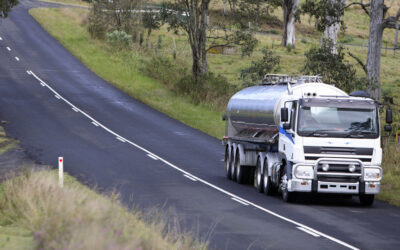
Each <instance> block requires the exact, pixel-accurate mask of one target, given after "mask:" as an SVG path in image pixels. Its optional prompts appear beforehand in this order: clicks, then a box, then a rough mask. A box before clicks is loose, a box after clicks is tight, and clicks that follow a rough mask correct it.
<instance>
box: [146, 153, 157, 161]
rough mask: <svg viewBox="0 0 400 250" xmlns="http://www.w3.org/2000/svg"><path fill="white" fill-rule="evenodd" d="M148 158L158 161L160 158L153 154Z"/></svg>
mask: <svg viewBox="0 0 400 250" xmlns="http://www.w3.org/2000/svg"><path fill="white" fill-rule="evenodd" d="M147 156H148V157H150V158H151V159H153V160H158V158H157V157H156V156H155V155H153V154H147Z"/></svg>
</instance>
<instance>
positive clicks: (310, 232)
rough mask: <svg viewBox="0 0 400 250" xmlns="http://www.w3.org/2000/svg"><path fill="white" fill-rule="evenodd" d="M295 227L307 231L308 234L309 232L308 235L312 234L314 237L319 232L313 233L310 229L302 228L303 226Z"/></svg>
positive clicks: (317, 235)
mask: <svg viewBox="0 0 400 250" xmlns="http://www.w3.org/2000/svg"><path fill="white" fill-rule="evenodd" d="M297 229H299V230H301V231H303V232H305V233H308V234H310V235H312V236H314V237H320V235H319V234H317V233H314V232H313V231H310V230H308V229H306V228H304V227H297Z"/></svg>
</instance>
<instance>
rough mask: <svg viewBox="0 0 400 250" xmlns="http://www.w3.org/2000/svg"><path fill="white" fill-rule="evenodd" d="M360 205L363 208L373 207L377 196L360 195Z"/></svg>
mask: <svg viewBox="0 0 400 250" xmlns="http://www.w3.org/2000/svg"><path fill="white" fill-rule="evenodd" d="M359 198H360V203H361V205H363V206H371V205H372V204H373V203H374V199H375V196H374V195H373V194H360V197H359Z"/></svg>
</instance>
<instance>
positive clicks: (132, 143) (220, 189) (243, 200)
mask: <svg viewBox="0 0 400 250" xmlns="http://www.w3.org/2000/svg"><path fill="white" fill-rule="evenodd" d="M29 72H30V73H31V75H32V76H33V77H34V78H36V80H38V81H39V82H40V83H43V84H45V85H46V86H47V87H48V88H49V89H50V91H52V92H53V93H54V94H56V95H59V96H60V97H61V99H62V100H63V101H64V102H66V103H67V104H68V105H70V106H72V107H75V106H74V105H73V104H72V103H70V102H69V101H68V100H67V99H65V98H64V97H63V96H62V95H60V94H59V93H58V92H57V91H55V90H54V89H53V88H52V87H50V86H49V85H48V84H46V83H45V82H44V81H43V80H42V79H40V78H39V77H38V76H37V75H36V74H35V73H33V72H32V71H29ZM81 113H82V114H83V115H84V116H86V117H87V118H89V119H90V120H92V121H94V122H96V123H98V124H99V126H100V127H102V128H103V129H104V130H106V131H107V132H109V133H110V134H112V135H114V136H116V137H119V138H121V139H124V140H125V141H126V142H127V143H129V144H130V145H132V146H134V147H136V148H137V149H140V150H142V151H143V152H145V153H146V154H151V155H154V156H156V157H157V158H158V159H159V160H160V161H162V162H164V163H165V164H166V165H168V166H170V167H171V168H173V169H175V170H177V171H179V172H181V173H183V174H186V175H189V176H193V177H195V178H196V180H197V181H199V182H201V183H203V184H205V185H207V186H209V187H211V188H213V189H215V190H217V191H219V192H221V193H223V194H226V195H228V196H230V197H231V198H236V199H238V200H240V201H242V202H246V203H248V205H250V206H252V207H255V208H257V209H259V210H261V211H263V212H265V213H267V214H269V215H272V216H275V217H277V218H279V219H281V220H283V221H286V222H288V223H291V224H294V225H296V226H298V227H301V228H304V229H306V230H309V231H311V232H313V233H315V234H318V235H320V236H322V237H324V238H326V239H329V240H331V241H333V242H335V243H337V244H339V245H342V246H344V247H347V248H350V249H354V250H358V249H359V248H357V247H355V246H352V245H350V244H348V243H346V242H344V241H341V240H339V239H336V238H335V237H332V236H329V235H327V234H324V233H322V232H320V231H317V230H315V229H312V228H311V227H308V226H306V225H304V224H302V223H300V222H297V221H295V220H292V219H289V218H287V217H285V216H282V215H280V214H278V213H275V212H273V211H271V210H269V209H266V208H263V207H261V206H259V205H257V204H255V203H253V202H251V201H248V200H246V199H243V198H241V197H239V196H237V195H235V194H233V193H231V192H229V191H226V190H224V189H222V188H220V187H218V186H216V185H214V184H211V183H209V182H208V181H205V180H203V179H201V178H199V177H197V176H195V175H193V174H191V173H189V172H187V171H185V170H183V169H181V168H179V167H177V166H175V165H174V164H172V163H170V162H169V161H167V160H165V159H163V158H161V157H160V156H158V155H156V154H154V153H152V152H151V151H149V150H147V149H145V148H144V147H142V146H140V145H138V144H136V143H134V142H132V141H130V140H128V139H126V138H124V137H123V136H120V135H119V134H117V133H115V132H114V131H112V130H111V129H109V128H108V127H106V126H104V125H103V124H101V123H100V122H99V121H97V120H95V119H94V118H93V117H91V116H90V115H88V114H86V113H85V112H83V111H81Z"/></svg>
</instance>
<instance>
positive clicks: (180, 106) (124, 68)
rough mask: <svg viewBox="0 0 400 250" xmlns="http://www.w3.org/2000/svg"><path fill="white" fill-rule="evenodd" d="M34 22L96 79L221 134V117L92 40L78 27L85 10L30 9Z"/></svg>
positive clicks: (129, 55)
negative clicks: (69, 52)
mask: <svg viewBox="0 0 400 250" xmlns="http://www.w3.org/2000/svg"><path fill="white" fill-rule="evenodd" d="M30 13H31V14H32V15H33V16H34V17H35V19H36V20H37V21H38V22H39V23H40V24H41V25H42V26H43V27H44V28H45V29H46V30H47V31H48V32H49V33H50V34H51V35H52V36H54V37H55V38H56V39H57V40H58V41H60V43H61V44H63V45H64V46H65V47H66V48H67V49H68V50H69V51H71V53H72V54H74V55H75V56H76V57H77V58H78V59H79V60H81V61H82V62H83V63H84V64H85V65H86V66H87V67H88V68H90V69H91V70H92V71H94V72H96V73H97V74H98V75H99V76H100V77H102V78H103V79H105V80H107V81H108V82H110V83H112V84H113V85H115V86H116V87H118V88H120V89H121V90H122V91H124V92H126V93H128V94H129V95H131V96H132V97H134V98H136V99H138V100H140V101H142V102H143V103H146V104H148V105H150V106H152V107H153V108H155V109H157V110H159V111H161V112H163V113H165V114H167V115H169V116H171V117H173V118H175V119H177V120H180V121H182V122H183V123H185V124H188V125H189V126H191V127H193V128H196V129H199V130H201V131H203V132H205V133H208V134H210V135H212V136H214V137H217V138H221V137H222V136H223V134H224V123H223V121H222V120H221V113H220V112H217V111H215V110H211V109H209V108H208V107H207V106H206V105H194V104H192V103H191V102H190V100H189V98H188V97H182V96H177V95H176V94H174V93H173V92H172V91H171V90H169V89H167V88H166V87H165V86H163V85H162V84H161V83H159V82H157V81H155V80H154V79H151V78H149V77H147V76H144V75H143V74H141V73H140V72H139V70H138V68H139V67H138V66H139V65H140V64H141V60H142V59H144V57H143V56H141V55H140V53H135V52H134V51H130V50H115V49H113V48H112V47H111V46H110V45H108V44H107V43H106V42H103V41H100V40H93V39H91V38H90V35H89V33H88V32H87V29H86V26H84V25H82V22H84V17H85V16H86V14H87V10H81V9H64V8H63V9H42V8H39V9H31V10H30Z"/></svg>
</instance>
